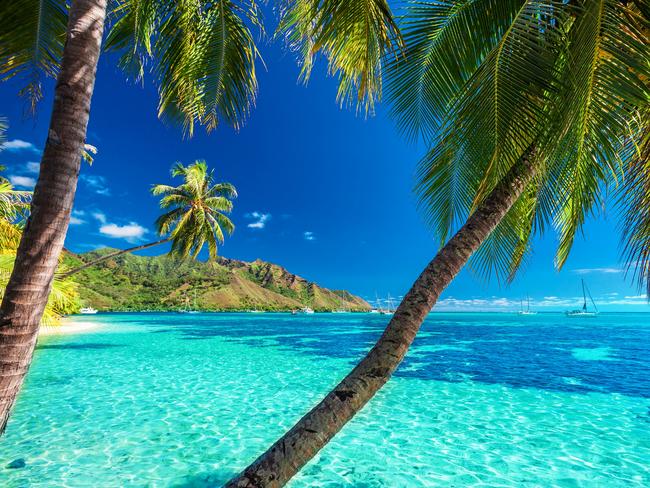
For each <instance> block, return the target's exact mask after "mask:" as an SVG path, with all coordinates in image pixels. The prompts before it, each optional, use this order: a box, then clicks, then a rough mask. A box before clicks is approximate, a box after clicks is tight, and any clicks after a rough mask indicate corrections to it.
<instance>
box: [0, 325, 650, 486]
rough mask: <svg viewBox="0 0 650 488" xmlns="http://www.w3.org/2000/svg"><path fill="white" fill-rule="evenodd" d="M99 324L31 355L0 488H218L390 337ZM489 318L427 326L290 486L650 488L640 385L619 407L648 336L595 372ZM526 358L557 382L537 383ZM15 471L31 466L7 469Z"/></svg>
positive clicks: (648, 420)
mask: <svg viewBox="0 0 650 488" xmlns="http://www.w3.org/2000/svg"><path fill="white" fill-rule="evenodd" d="M179 317H180V318H179ZM99 319H100V318H98V320H99ZM103 320H107V319H106V318H103ZM108 320H110V321H111V324H112V325H111V326H109V327H108V328H107V329H105V330H98V331H97V332H96V333H93V334H86V335H79V336H70V337H56V338H48V339H47V340H46V341H42V343H41V347H40V348H39V350H38V351H37V353H36V358H35V362H34V366H33V368H32V370H31V371H30V374H29V377H28V380H27V383H26V387H25V390H24V392H23V393H22V394H21V397H20V399H19V402H18V405H17V407H16V411H15V414H14V417H13V418H12V420H11V423H10V425H9V428H8V431H7V434H6V437H4V439H3V442H2V443H0V480H2V482H0V485H1V486H8V487H10V488H23V487H31V486H38V487H58V486H70V487H85V486H102V487H103V486H106V487H121V486H151V487H207V486H219V485H220V484H221V483H222V482H223V481H225V480H226V479H228V478H229V477H231V476H232V475H234V474H235V473H236V472H237V471H238V470H240V469H241V468H243V467H244V466H245V465H246V464H247V463H248V462H250V461H251V460H253V459H254V458H255V457H256V456H257V455H259V453H260V452H261V451H262V450H263V449H264V448H266V447H267V446H268V444H269V443H270V442H271V441H273V440H275V438H277V436H278V435H280V434H281V433H283V432H284V431H285V429H287V428H288V427H290V426H291V425H292V423H293V422H294V421H295V420H297V419H298V418H300V416H301V415H303V414H304V412H305V411H306V410H307V409H308V408H309V407H310V406H312V405H313V404H314V403H315V402H316V401H317V400H318V399H319V397H320V395H322V393H323V392H325V391H327V390H328V389H329V388H331V387H332V386H333V385H334V384H335V383H336V381H338V380H339V379H340V378H341V377H342V375H343V374H344V373H345V372H346V371H348V369H349V367H350V361H351V359H353V358H355V357H358V355H359V353H360V350H361V349H363V347H365V348H367V347H368V346H369V344H370V342H371V341H372V340H373V339H374V338H375V337H376V336H377V335H378V334H379V333H380V332H381V328H382V327H383V325H384V323H383V322H382V321H381V320H375V319H373V320H375V321H374V322H373V321H369V322H362V323H363V327H364V331H363V334H360V333H357V332H353V333H350V334H345V330H346V327H347V326H348V324H347V323H346V322H345V318H338V317H334V318H332V317H328V318H327V320H328V321H333V320H336V324H334V325H332V326H331V330H332V332H333V333H332V334H329V333H328V331H329V330H330V329H329V327H330V326H329V325H328V323H327V322H325V320H324V319H321V318H317V319H316V320H315V322H314V327H313V328H310V329H309V330H308V331H305V330H304V329H305V321H304V320H303V321H302V322H301V323H300V324H297V323H294V322H292V321H291V320H290V319H287V318H277V317H273V316H272V317H265V318H263V319H261V318H258V317H255V320H254V321H252V320H251V321H247V320H248V319H247V318H246V316H245V315H225V314H224V315H206V316H204V315H200V316H198V317H197V316H194V317H193V318H192V320H188V319H187V318H185V317H183V316H172V317H170V316H168V315H151V316H148V317H143V316H142V315H118V316H110V317H109V318H108ZM356 320H357V321H356V322H355V323H351V324H349V327H355V326H358V323H359V320H358V319H356ZM483 320H485V319H483ZM491 320H495V321H496V324H497V325H494V326H492V325H490V324H489V323H487V324H486V323H481V322H480V321H479V320H478V319H476V317H475V316H472V320H467V322H468V324H469V325H467V327H466V329H464V330H462V329H461V330H459V329H456V328H454V327H453V321H448V322H446V324H447V325H437V324H436V322H435V320H434V321H432V322H429V323H427V324H426V325H425V326H426V327H430V328H431V329H433V330H428V331H429V332H432V333H430V334H426V335H424V336H423V337H419V338H418V341H420V342H419V343H418V344H417V345H416V349H415V350H414V351H413V353H414V354H411V355H409V358H408V359H407V361H406V362H405V364H404V367H403V368H401V369H400V374H398V375H397V376H396V377H394V378H393V379H392V380H391V381H390V382H389V383H388V384H387V386H386V387H385V388H384V389H383V390H382V391H381V392H380V393H379V394H378V395H377V397H376V398H375V399H374V400H373V401H372V402H370V404H369V405H368V406H367V407H366V408H365V409H364V410H363V411H362V412H361V413H360V414H359V415H358V416H357V417H356V418H355V419H354V421H352V422H351V423H350V424H349V425H348V426H347V427H346V428H345V429H343V431H342V432H341V433H340V435H338V436H337V437H335V439H334V440H333V441H332V442H331V443H330V444H329V445H328V446H327V447H326V448H325V449H324V450H323V451H322V452H321V453H320V454H319V455H318V457H317V458H316V459H314V460H313V461H312V462H311V463H309V464H308V465H307V466H306V468H305V469H304V471H303V472H302V473H300V474H299V475H298V476H297V477H296V478H295V479H294V480H293V481H292V482H291V484H290V486H291V487H293V488H306V487H331V488H334V487H342V486H352V487H355V488H359V487H390V488H392V487H432V486H459V487H464V486H489V487H497V486H502V487H515V486H516V487H519V486H530V487H533V486H535V487H538V486H578V487H593V486H595V487H618V486H621V487H623V486H638V487H642V486H650V472H649V470H648V465H647V460H648V459H650V400H649V399H648V397H650V395H649V394H648V392H647V386H644V385H642V384H640V385H638V386H636V388H637V391H638V392H639V395H638V396H634V395H630V394H623V393H621V392H618V391H616V388H619V386H618V385H624V386H625V388H623V387H620V389H621V390H625V391H628V390H630V389H631V388H632V387H633V385H632V384H631V380H632V379H634V378H637V377H641V373H642V372H643V370H642V371H639V370H638V369H639V368H646V369H645V370H644V371H646V372H647V371H648V369H647V367H648V363H647V359H644V358H645V356H642V355H641V354H640V349H639V345H638V342H639V341H641V342H643V341H644V340H647V337H648V336H647V332H646V331H645V329H639V332H638V333H637V334H636V335H633V334H632V335H630V334H629V330H628V331H626V334H628V335H630V337H631V338H630V339H629V341H634V342H635V344H634V345H632V344H631V343H627V342H625V341H623V340H619V342H618V343H617V347H616V350H617V357H619V354H620V355H621V357H623V358H624V359H623V360H617V361H612V362H609V363H608V365H610V366H611V367H610V368H608V369H603V368H601V367H600V366H599V364H601V363H599V361H598V360H585V359H583V358H584V356H582V357H581V356H580V353H579V354H578V357H576V356H575V353H574V351H575V347H574V346H575V344H577V343H578V342H577V341H576V342H573V343H571V342H570V341H568V340H567V339H566V338H564V337H563V336H562V334H563V333H564V332H563V330H564V327H558V328H557V329H552V328H551V329H549V328H548V327H547V328H546V329H545V330H544V331H543V334H539V335H538V336H535V335H534V334H535V328H534V327H530V326H524V325H519V326H517V327H518V329H523V328H525V327H528V329H526V331H525V332H526V334H531V336H530V337H531V341H533V342H534V344H535V346H534V347H527V346H526V345H525V344H522V336H521V335H515V336H504V335H503V330H505V329H503V328H501V327H500V325H499V322H498V320H505V319H500V318H492V319H491ZM540 320H541V319H540ZM121 327H126V328H128V331H120V328H121ZM436 327H439V329H436ZM508 327H510V328H512V327H511V326H510V325H508ZM161 330H164V331H167V333H159V331H161ZM116 332H120V333H116ZM425 332H427V329H425ZM438 332H440V333H438ZM598 332H602V334H600V335H599V336H598V337H594V331H593V330H589V329H584V332H580V333H581V334H588V337H582V339H584V341H590V343H591V344H593V343H594V342H596V343H597V342H599V341H600V342H601V343H604V344H608V343H607V337H612V336H615V335H616V330H615V329H614V330H612V329H611V328H610V329H606V328H603V329H602V330H600V331H598ZM441 334H444V335H445V336H447V337H445V338H444V340H443V339H442V338H441ZM189 336H191V337H195V338H196V339H197V340H192V341H186V340H183V339H184V338H186V337H189ZM475 336H476V337H479V336H480V337H481V340H476V341H473V340H472V337H475ZM310 337H311V339H313V340H305V339H310ZM206 338H207V339H209V340H203V339H206ZM544 338H547V339H544ZM234 339H240V340H234ZM576 339H581V337H580V336H578V337H576ZM544 340H548V343H545V342H543V341H544ZM504 341H505V342H504ZM441 342H444V344H441ZM563 343H566V344H565V345H564V346H563V345H562V344H563ZM648 343H650V341H648ZM84 344H86V345H88V346H89V347H78V346H83V345H84ZM97 344H102V345H103V346H102V347H94V346H93V345H97ZM545 344H548V345H545ZM558 344H560V345H558ZM580 344H582V343H580ZM585 344H586V342H585ZM69 345H74V346H75V347H65V346H69ZM47 346H50V347H47ZM53 346H58V347H53ZM599 347H600V346H599ZM602 347H607V348H609V347H612V346H610V345H607V346H602ZM582 349H586V348H582ZM593 349H594V348H591V349H589V350H592V351H593ZM522 351H523V355H522ZM619 351H622V352H619ZM496 353H498V357H492V355H493V354H496ZM529 353H530V354H537V355H541V356H537V357H536V359H534V361H538V362H537V363H535V364H544V365H546V364H548V365H554V366H555V369H552V368H550V367H547V368H546V369H541V370H539V371H537V377H536V378H535V379H534V380H531V367H530V365H529V363H530V362H531V358H532V357H533V356H527V354H529ZM610 353H611V351H608V352H607V356H609V354H610ZM626 354H627V356H626ZM545 355H547V356H548V357H546V356H545ZM587 356H589V357H594V353H592V354H591V355H589V354H587ZM595 356H596V357H598V354H596V355H595ZM600 357H602V353H601V356H600ZM625 358H627V359H625ZM492 360H493V361H494V362H490V361H492ZM441 361H444V362H441ZM644 361H646V362H644ZM468 365H469V366H468ZM559 365H562V367H560V366H559ZM579 365H584V367H583V368H580V367H579ZM443 366H444V367H443ZM480 368H482V370H481V369H480ZM538 369H539V368H538ZM569 370H570V371H569ZM562 373H563V374H562ZM622 375H627V377H626V378H621V377H620V376H622ZM501 378H507V379H508V382H502V381H501ZM533 381H534V382H535V384H539V385H540V387H532V386H530V385H531V382H533ZM515 382H516V383H518V384H520V385H522V386H521V387H513V385H512V384H511V383H515ZM585 385H589V387H590V389H591V387H593V389H596V388H600V391H585ZM576 389H579V390H578V391H576ZM17 459H24V461H25V466H24V467H21V468H17V469H8V468H5V467H4V466H6V465H7V464H9V463H10V462H12V461H14V460H17Z"/></svg>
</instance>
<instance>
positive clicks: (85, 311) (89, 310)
mask: <svg viewBox="0 0 650 488" xmlns="http://www.w3.org/2000/svg"><path fill="white" fill-rule="evenodd" d="M79 313H82V314H84V315H94V314H96V313H97V310H95V309H94V308H93V307H84V308H82V309H81V310H79Z"/></svg>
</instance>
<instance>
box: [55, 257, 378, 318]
mask: <svg viewBox="0 0 650 488" xmlns="http://www.w3.org/2000/svg"><path fill="white" fill-rule="evenodd" d="M115 252H116V250H115V249H100V250H97V251H92V252H89V253H85V254H72V253H66V255H65V258H64V264H65V265H66V266H67V267H69V268H71V269H72V268H75V267H78V266H81V265H83V264H85V263H87V262H92V261H95V260H96V259H98V258H100V257H102V256H105V255H107V254H113V253H115ZM75 281H76V282H77V283H78V284H79V298H80V303H81V305H82V306H88V307H90V306H92V307H93V308H96V309H97V310H100V311H133V312H137V311H166V310H167V311H179V310H184V309H187V308H191V309H193V310H198V311H211V312H215V311H250V310H258V311H277V312H280V311H281V312H290V311H295V310H301V309H303V308H305V307H309V308H311V309H313V310H314V311H317V312H326V311H327V312H331V311H348V312H366V311H369V310H370V308H371V307H370V305H369V304H368V303H367V302H366V301H365V300H363V299H362V298H360V297H357V296H355V295H352V294H351V293H349V292H347V291H344V290H328V289H327V288H323V287H321V286H319V285H318V284H316V283H313V282H309V281H307V280H305V279H304V278H301V277H300V276H296V275H295V274H292V273H290V272H289V271H287V270H286V269H284V268H282V267H281V266H278V265H276V264H272V263H267V262H264V261H262V260H260V259H258V260H256V261H254V262H252V263H247V262H244V261H239V260H236V259H227V258H224V257H221V256H220V257H218V258H217V259H216V260H214V261H209V262H201V261H194V260H178V259H176V258H174V257H169V256H166V255H162V256H156V257H146V256H136V255H132V254H124V255H122V256H119V257H116V258H113V259H109V260H106V261H103V262H101V263H99V264H97V265H96V266H94V267H91V268H87V269H84V270H83V271H81V272H79V273H78V274H77V275H76V276H75Z"/></svg>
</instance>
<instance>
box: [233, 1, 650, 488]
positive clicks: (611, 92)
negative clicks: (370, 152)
mask: <svg viewBox="0 0 650 488" xmlns="http://www.w3.org/2000/svg"><path fill="white" fill-rule="evenodd" d="M643 5H644V4H643V2H638V3H635V2H620V1H618V0H588V1H584V2H578V3H577V4H576V3H575V2H571V3H567V2H564V1H533V0H527V1H526V0H462V1H431V2H417V3H413V6H412V7H411V8H410V9H409V12H408V14H407V16H406V18H405V20H404V23H403V27H404V30H403V32H404V37H405V40H406V49H405V51H406V55H405V59H397V60H396V61H395V63H393V65H392V66H391V80H392V82H391V88H390V98H391V100H392V102H393V110H394V113H395V115H396V116H397V119H398V122H399V124H400V125H401V127H402V128H403V129H404V130H405V131H406V132H407V133H409V134H412V135H419V134H423V135H424V137H425V138H426V139H425V140H426V142H427V143H429V144H431V150H430V151H429V153H428V154H427V156H426V157H425V158H424V159H423V161H422V163H421V165H420V170H419V172H418V183H417V187H416V191H417V193H418V195H419V197H420V205H421V207H422V209H423V211H424V214H425V217H426V220H427V221H428V222H429V223H430V224H432V226H433V228H434V230H435V231H436V232H437V234H438V236H439V237H440V240H441V243H442V247H441V249H440V251H439V252H438V254H437V255H436V257H435V258H434V259H433V260H432V261H431V262H430V263H429V265H428V266H427V267H426V268H425V269H424V270H423V271H422V273H421V274H420V276H419V277H418V279H417V280H416V281H415V283H414V284H413V286H412V287H411V289H410V290H409V292H408V293H407V294H406V295H405V297H404V300H403V301H402V303H401V304H400V305H399V307H398V308H397V310H396V312H395V314H394V316H393V318H392V319H391V321H390V323H389V324H388V326H387V328H386V329H385V331H384V333H383V335H382V336H381V338H380V339H379V341H378V342H377V343H376V344H375V346H374V347H373V348H372V349H371V350H370V352H369V353H368V354H367V355H366V356H365V357H364V358H363V359H362V360H361V362H360V363H359V364H358V365H357V366H356V367H355V368H354V369H353V371H352V372H351V373H349V374H348V375H347V376H346V377H345V378H344V379H343V380H342V381H341V382H340V383H339V384H338V385H337V386H336V387H335V388H334V389H333V390H332V391H331V392H330V393H328V394H327V395H326V397H325V398H324V399H323V400H322V401H321V402H320V403H318V404H317V405H316V406H315V407H314V408H313V409H312V410H311V411H310V412H309V413H307V414H306V415H305V416H304V417H303V418H302V419H300V420H299V421H298V422H297V423H296V424H295V425H294V426H293V427H292V428H291V429H290V430H289V431H288V432H287V433H286V434H285V435H284V436H282V437H281V438H280V439H279V440H278V441H277V442H276V443H274V444H273V445H272V446H271V447H270V448H269V449H268V450H267V451H266V452H265V453H264V454H262V455H261V456H260V457H259V458H258V459H257V460H255V461H254V462H253V463H252V464H251V465H250V466H249V467H248V468H246V469H245V470H244V471H243V472H242V473H241V474H240V475H238V476H237V477H236V478H234V479H233V480H231V481H230V482H229V484H228V485H227V486H229V487H277V486H282V485H284V484H285V483H286V482H287V481H288V480H289V479H290V478H291V477H292V476H293V475H294V474H295V473H296V472H297V471H298V470H300V469H301V467H302V466H304V464H305V463H307V462H308V461H309V460H310V459H311V458H312V457H313V456H314V455H315V454H316V453H317V452H318V451H319V450H320V449H321V448H322V447H323V446H324V445H325V444H326V443H327V442H329V440H330V439H332V437H333V436H334V435H336V433H337V432H338V431H339V430H340V429H341V428H342V427H343V426H344V425H345V424H346V423H347V422H348V421H349V420H350V419H351V418H352V417H353V416H354V415H355V414H356V413H357V412H358V411H359V410H360V409H361V408H363V406H364V405H365V404H366V403H367V402H368V401H369V400H370V399H371V398H372V397H373V396H374V395H375V393H376V392H377V391H378V390H379V389H380V388H381V387H382V386H383V385H384V384H385V383H386V382H387V381H388V380H389V378H390V377H391V375H392V373H393V372H394V371H395V369H396V368H397V366H398V365H399V364H400V362H401V361H402V359H403V358H404V356H405V354H406V352H407V351H408V349H409V347H410V345H411V343H412V341H413V340H414V338H415V336H416V334H417V332H418V330H419V328H420V325H421V324H422V322H423V320H424V319H425V317H426V316H427V314H428V313H429V312H430V310H431V308H432V307H433V306H434V305H435V303H436V301H437V299H438V297H439V296H440V294H441V293H442V291H443V290H444V289H445V288H446V286H447V285H448V284H449V283H450V282H451V281H452V280H453V279H454V277H455V276H456V275H457V273H458V272H459V271H460V270H461V269H462V268H463V266H464V265H465V264H467V263H469V264H470V265H473V267H474V269H476V270H477V271H478V272H480V273H482V274H483V275H485V276H488V277H489V276H491V275H495V274H496V275H497V276H498V277H500V278H503V279H506V280H507V279H511V278H512V277H513V276H514V274H515V273H516V271H517V270H518V268H519V267H520V265H521V263H522V262H523V261H524V259H525V257H526V255H527V253H528V251H529V249H530V243H531V238H532V237H533V236H534V235H535V234H540V233H542V232H543V231H544V230H545V229H546V228H547V227H549V225H552V226H554V227H555V228H556V229H557V232H558V234H559V246H558V251H557V259H556V264H557V266H558V267H561V266H562V264H564V262H565V261H566V259H567V257H568V255H569V251H570V249H571V246H572V243H573V239H574V236H575V234H576V232H577V231H578V230H579V229H580V228H581V226H582V224H583V222H584V220H585V216H586V215H587V214H588V213H589V212H591V211H593V210H594V209H595V208H597V206H598V203H600V202H601V201H602V195H603V191H604V189H605V188H606V187H607V186H608V185H609V184H612V182H615V181H617V180H620V179H621V178H622V177H623V176H625V175H626V173H628V172H630V171H631V170H632V168H635V167H636V168H638V167H640V166H642V167H645V166H646V162H645V161H644V160H643V157H639V156H638V154H639V151H638V149H637V147H638V143H639V141H640V140H641V137H642V135H643V133H644V132H646V134H647V126H648V120H647V118H645V117H644V116H647V113H648V103H649V100H650V89H649V87H648V80H650V68H649V66H650V63H648V55H647V47H646V44H645V43H646V35H645V34H647V28H648V17H647V14H648V12H647V10H643V9H642V8H641V7H642V6H643ZM306 28H307V29H308V28H309V27H306ZM645 151H647V141H646V145H645ZM646 154H647V152H646ZM647 180H648V179H647V177H645V176H641V177H639V178H636V179H635V181H633V182H632V183H631V185H632V186H631V187H629V188H641V189H642V191H643V192H645V193H643V195H642V196H641V197H639V200H638V201H639V202H641V203H642V204H644V205H647V204H648V199H647V195H648V194H647V189H648V186H647V184H648V181H647ZM632 191H634V190H632ZM637 195H640V193H637ZM631 197H633V195H625V196H624V199H625V200H629V199H630V198H631ZM637 212H638V211H637ZM642 215H643V217H642V218H639V217H638V214H637V215H632V217H631V219H632V220H633V221H634V222H635V223H637V224H638V225H637V226H636V227H635V230H634V231H633V232H632V234H631V236H632V237H634V239H635V240H634V241H632V242H633V244H632V246H633V247H632V249H633V251H632V253H631V255H635V254H634V250H638V249H640V246H641V245H642V244H641V243H646V244H647V242H648V240H647V236H648V234H650V231H648V228H647V223H648V218H647V215H648V214H647V212H645V213H644V214H642ZM643 238H645V240H643ZM637 252H638V251H637ZM641 257H642V258H644V259H643V260H642V262H644V263H645V265H646V266H647V263H648V253H647V250H644V251H642V256H641ZM646 269H647V268H646ZM646 273H647V271H646ZM646 276H647V275H646Z"/></svg>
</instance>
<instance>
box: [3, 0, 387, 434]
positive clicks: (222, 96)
mask: <svg viewBox="0 0 650 488" xmlns="http://www.w3.org/2000/svg"><path fill="white" fill-rule="evenodd" d="M114 5H115V7H114V9H113V10H112V11H111V12H110V16H109V17H110V21H111V28H110V31H109V33H108V36H107V38H106V49H110V50H114V51H117V52H120V53H121V54H122V56H121V58H120V66H121V67H122V68H123V69H124V70H125V71H126V72H127V73H128V74H129V75H131V76H132V77H133V78H134V79H136V80H142V79H143V78H144V76H145V73H146V69H145V68H149V69H150V70H151V71H152V72H153V78H154V80H155V81H156V82H157V83H158V87H159V94H160V101H159V106H158V113H159V116H160V117H163V118H165V119H169V120H171V121H173V122H180V123H182V125H183V127H184V129H185V132H186V133H187V134H189V135H191V134H192V132H193V130H194V125H195V124H196V123H198V124H202V125H205V126H206V127H207V128H208V129H213V128H215V127H216V126H217V125H218V124H219V123H220V122H222V121H225V122H226V123H228V124H230V125H233V126H234V127H239V126H240V125H241V123H242V122H243V120H244V119H245V118H246V117H247V116H248V114H249V112H250V110H251V108H252V106H253V104H254V101H255V96H256V93H257V78H256V74H255V61H256V58H257V57H258V52H257V48H256V47H255V43H254V40H253V35H252V34H251V31H250V29H249V26H250V25H253V26H258V27H261V21H260V16H259V10H258V7H257V5H256V2H255V0H247V1H242V2H241V3H240V2H237V1H234V0H216V1H207V0H182V1H176V0H120V1H117V2H114ZM359 5H361V4H360V3H359V2H354V1H346V2H337V1H335V0H323V1H319V2H312V1H311V0H292V1H288V0H283V1H282V2H281V7H280V10H281V12H282V24H283V25H282V28H281V29H280V31H281V32H283V33H284V34H286V37H287V39H289V38H291V40H290V44H291V45H292V46H299V47H301V48H303V49H302V54H303V60H305V61H306V62H308V63H309V62H310V60H311V59H312V57H313V56H314V54H315V53H316V52H317V51H319V50H323V51H324V52H325V53H326V54H327V56H328V58H329V59H330V61H331V64H330V71H331V73H332V74H339V75H340V82H339V100H340V101H341V103H343V102H345V101H350V100H352V99H353V97H355V96H356V102H357V104H361V103H363V101H364V100H370V101H374V100H375V99H377V98H378V97H379V96H380V95H381V69H382V65H381V59H382V58H383V54H384V53H385V51H386V49H387V48H388V47H389V45H390V42H391V36H393V35H394V34H395V32H396V26H395V24H394V22H393V20H392V14H391V12H390V9H389V8H388V5H387V3H386V0H370V1H368V2H364V3H363V5H362V7H363V8H358V6H359ZM106 8H107V0H72V1H71V2H70V6H69V9H68V7H67V4H66V2H65V1H64V0H48V1H41V0H20V1H14V2H0V74H2V75H3V79H8V78H11V77H12V76H22V77H23V79H25V80H26V83H25V88H24V89H23V90H22V94H24V95H25V96H27V97H28V99H29V100H30V102H31V104H32V108H33V107H35V105H36V102H38V100H39V99H40V98H41V95H42V93H41V79H42V78H43V77H44V76H52V77H54V76H56V78H57V84H56V89H55V95H54V107H53V110H52V115H51V122H50V129H49V132H48V138H47V141H46V144H45V150H44V153H43V158H42V160H41V172H40V175H39V179H38V182H37V185H36V188H35V191H34V200H33V204H32V213H31V218H30V225H29V227H28V229H27V230H26V232H25V233H24V234H23V236H22V241H21V245H20V247H19V249H18V252H17V259H16V263H15V266H14V270H13V273H12V275H11V278H10V280H9V282H8V284H7V288H6V292H5V295H4V297H3V300H2V305H0V434H1V433H2V432H4V429H5V427H6V423H7V420H8V418H9V414H10V410H11V407H12V406H13V404H14V401H15V398H16V395H17V394H18V391H19V390H20V386H21V385H22V381H23V378H24V376H25V374H26V373H27V370H28V367H29V365H30V362H31V357H32V352H33V349H34V344H35V342H36V337H37V332H38V324H39V322H40V317H41V315H42V313H43V308H44V306H45V303H46V302H47V296H48V293H49V290H50V286H51V282H52V279H53V277H54V273H55V270H56V267H57V262H58V258H59V255H60V253H61V250H62V248H63V241H64V238H65V234H66V232H67V228H68V225H69V221H70V214H71V210H72V202H73V200H74V194H75V191H76V185H77V179H78V174H79V169H80V158H81V154H82V152H83V148H84V143H85V137H86V128H87V123H88V117H89V113H90V100H91V96H92V93H93V87H94V81H95V71H96V67H97V61H98V58H99V54H100V45H101V40H102V36H103V32H104V23H105V20H106ZM66 10H67V24H66ZM300 12H305V13H309V16H307V15H298V14H299V13H300ZM290 18H293V21H291V20H288V19H290ZM305 19H309V21H314V22H311V24H310V25H312V26H313V27H314V28H317V30H318V32H319V36H318V37H316V36H313V35H312V33H311V32H309V35H305V33H307V30H306V29H305V28H304V26H306V25H307V23H304V21H305ZM339 19H341V22H340V23H339ZM316 21H317V22H316ZM297 25H301V26H303V27H301V28H296V26H297ZM339 25H340V26H341V27H342V28H341V29H338V28H337V26H339ZM314 39H316V40H317V44H315V45H311V46H310V45H309V43H311V41H312V40H314ZM307 47H308V49H305V48H307ZM305 66H306V67H307V65H305ZM308 74H309V70H308V69H306V71H305V75H306V77H307V76H308ZM370 106H371V105H369V107H370Z"/></svg>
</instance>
